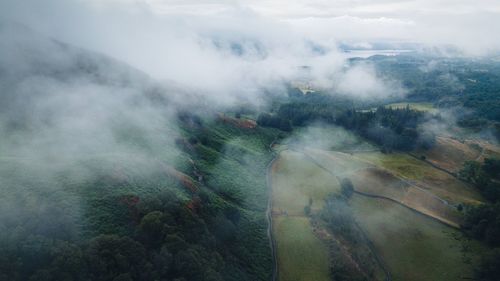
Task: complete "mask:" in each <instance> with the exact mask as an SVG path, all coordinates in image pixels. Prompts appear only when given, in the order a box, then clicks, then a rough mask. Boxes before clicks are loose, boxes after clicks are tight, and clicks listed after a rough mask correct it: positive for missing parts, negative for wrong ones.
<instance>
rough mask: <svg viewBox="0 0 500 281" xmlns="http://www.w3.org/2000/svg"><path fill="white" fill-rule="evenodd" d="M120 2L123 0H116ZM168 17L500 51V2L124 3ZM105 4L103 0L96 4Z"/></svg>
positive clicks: (172, 0) (180, 0) (227, 0)
mask: <svg viewBox="0 0 500 281" xmlns="http://www.w3.org/2000/svg"><path fill="white" fill-rule="evenodd" d="M115 1H120V0H115ZM122 1H125V2H129V3H131V2H132V3H133V2H135V3H145V4H146V5H147V6H148V7H149V8H150V9H151V10H152V11H154V12H157V13H164V14H190V15H205V16H218V15H222V14H227V13H232V12H234V10H248V11H251V12H254V13H256V14H257V15H259V16H263V17H268V18H270V19H273V20H277V21H282V22H286V23H289V24H290V25H292V26H294V27H295V28H297V29H299V30H301V31H302V32H304V33H307V34H308V35H309V36H312V37H316V38H318V39H325V38H333V39H336V40H348V39H351V40H361V41H362V40H374V39H393V40H398V39H401V40H405V41H412V42H420V43H427V44H454V45H457V46H458V47H460V48H462V49H464V50H465V51H467V52H468V53H470V54H484V53H487V52H490V51H498V49H500V36H498V35H497V33H496V32H497V30H498V28H500V1H498V0H376V1H375V0H335V1H331V0H240V1H230V0H205V1H196V0H136V1H134V0H122ZM96 2H102V1H96Z"/></svg>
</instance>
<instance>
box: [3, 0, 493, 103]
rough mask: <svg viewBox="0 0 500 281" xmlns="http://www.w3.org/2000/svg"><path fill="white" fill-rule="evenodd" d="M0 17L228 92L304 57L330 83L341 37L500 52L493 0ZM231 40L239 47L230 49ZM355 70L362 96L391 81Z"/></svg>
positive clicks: (216, 2)
mask: <svg viewBox="0 0 500 281" xmlns="http://www.w3.org/2000/svg"><path fill="white" fill-rule="evenodd" d="M0 19H3V20H13V21H16V22H20V23H23V24H25V25H28V26H30V27H31V28H33V29H35V30H37V31H38V32H41V33H43V34H45V35H48V36H51V37H53V38H57V39H59V40H62V41H65V42H68V43H71V44H73V45H76V46H79V47H84V48H87V49H91V50H95V51H98V52H102V53H104V54H107V55H109V56H112V57H115V58H117V59H120V60H123V61H125V62H127V63H129V64H131V65H133V66H135V67H137V68H139V69H141V70H143V71H145V72H147V73H149V74H150V75H152V76H154V77H155V78H159V79H165V80H168V81H172V82H176V83H178V84H180V85H184V86H187V85H188V86H192V87H194V88H196V89H203V90H206V91H209V92H212V93H224V95H225V96H227V97H231V96H234V93H236V92H243V93H244V94H245V95H246V94H248V93H249V92H252V91H259V89H260V88H262V87H264V88H266V87H270V86H274V85H277V84H278V83H276V82H278V81H290V80H293V79H294V77H296V75H297V67H298V66H301V65H308V66H311V69H312V73H313V75H314V78H315V79H316V82H317V83H318V85H321V86H324V87H333V86H335V85H334V81H335V80H336V81H340V80H342V79H343V78H342V77H343V76H342V75H349V73H347V74H345V73H341V72H342V71H343V70H342V67H343V65H344V63H345V61H344V59H345V57H343V55H342V54H341V53H340V52H339V51H338V50H337V46H338V43H339V42H349V43H356V44H360V45H362V46H370V43H371V42H374V41H378V42H380V41H381V42H384V41H387V42H412V43H423V44H425V45H426V46H430V47H435V46H437V47H442V46H447V45H453V46H455V47H456V48H458V49H459V50H461V51H462V52H463V54H465V55H488V54H492V53H498V52H499V51H500V36H498V30H500V1H499V0H413V1H410V0H380V1H369V0H353V1H347V0H335V1H332V0H308V1H306V0H239V1H230V0H197V1H194V0H43V1H42V0H0ZM3 40H8V38H7V39H6V38H3ZM234 42H238V43H241V48H242V49H244V53H243V55H241V56H235V55H234V54H233V53H232V52H233V51H234V50H232V45H231V44H232V43H234ZM311 44H314V46H321V47H322V48H323V50H324V52H323V53H322V54H318V53H316V52H314V51H313V49H314V48H311V46H312V45H311ZM355 74H356V75H358V74H360V75H362V77H370V78H371V79H364V80H366V81H373V83H367V86H366V87H361V89H360V91H358V92H360V93H359V94H360V95H362V96H365V95H371V91H370V93H368V94H367V92H368V91H367V89H368V88H369V89H386V88H387V87H383V85H385V84H381V83H379V82H380V80H379V79H378V78H377V77H375V76H374V73H373V71H372V70H371V69H370V68H369V67H368V68H364V69H362V70H360V69H358V70H356V73H355ZM339 77H340V78H339ZM351 80H352V79H351ZM354 80H356V81H360V80H359V79H354ZM356 84H359V82H356ZM373 85H381V86H379V87H373ZM390 85H391V87H389V88H391V89H392V88H394V87H393V84H390ZM337 86H338V85H337ZM357 88H359V87H357ZM375 92H376V93H377V94H378V93H381V92H388V91H386V90H383V91H382V90H380V91H375Z"/></svg>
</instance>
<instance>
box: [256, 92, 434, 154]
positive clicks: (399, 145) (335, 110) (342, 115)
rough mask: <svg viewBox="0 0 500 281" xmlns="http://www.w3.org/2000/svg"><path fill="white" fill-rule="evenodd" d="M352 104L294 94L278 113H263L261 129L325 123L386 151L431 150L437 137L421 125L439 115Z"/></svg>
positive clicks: (341, 99) (259, 119)
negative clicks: (340, 128) (371, 108)
mask: <svg viewBox="0 0 500 281" xmlns="http://www.w3.org/2000/svg"><path fill="white" fill-rule="evenodd" d="M346 104H350V106H346ZM352 104H353V101H352V100H351V101H348V100H346V99H345V98H342V97H338V96H328V95H325V94H321V93H311V94H307V95H302V96H295V95H293V94H292V95H291V98H290V99H289V100H286V101H285V102H283V103H282V104H280V105H279V108H278V109H277V110H276V112H275V113H262V114H260V115H259V118H258V119H257V123H258V124H259V125H261V126H269V127H273V128H277V129H280V130H283V131H290V130H291V126H290V124H291V125H293V126H305V125H308V124H311V123H314V122H324V123H327V124H334V125H338V126H342V127H344V128H346V129H348V130H350V131H353V132H355V133H357V134H358V135H360V136H362V137H364V138H366V139H368V140H370V141H372V142H373V143H376V144H377V145H380V146H381V147H382V149H383V150H384V151H390V150H400V151H410V150H412V149H415V148H417V147H421V148H425V149H427V148H430V147H431V146H432V145H433V144H434V141H435V136H434V135H433V134H432V133H431V132H429V131H428V130H423V129H422V128H420V125H422V124H423V123H425V122H427V121H429V120H431V119H432V118H434V119H439V118H440V116H438V115H437V116H433V115H431V114H428V113H425V112H422V111H418V110H413V109H410V108H409V107H406V108H395V109H393V108H386V107H384V106H379V107H377V108H376V109H375V110H357V109H349V108H352Z"/></svg>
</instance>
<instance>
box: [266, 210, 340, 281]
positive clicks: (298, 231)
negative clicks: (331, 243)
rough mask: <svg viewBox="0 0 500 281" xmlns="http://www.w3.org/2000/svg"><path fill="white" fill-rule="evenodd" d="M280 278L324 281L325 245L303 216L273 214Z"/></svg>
mask: <svg viewBox="0 0 500 281" xmlns="http://www.w3.org/2000/svg"><path fill="white" fill-rule="evenodd" d="M273 227H274V231H275V234H276V238H277V251H278V268H279V281H292V280H294V281H310V280H315V281H323V280H325V281H327V280H330V278H329V272H328V248H327V247H326V246H325V245H324V243H323V242H322V241H321V240H319V239H318V238H317V237H316V236H315V235H314V233H313V232H312V231H311V225H310V222H309V219H308V218H306V217H275V218H274V219H273Z"/></svg>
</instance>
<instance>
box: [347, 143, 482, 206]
mask: <svg viewBox="0 0 500 281" xmlns="http://www.w3.org/2000/svg"><path fill="white" fill-rule="evenodd" d="M356 157H358V158H359V159H362V160H365V161H368V162H370V163H372V164H374V165H375V166H379V167H382V168H384V169H387V170H388V171H390V172H391V173H394V174H395V175H397V176H399V177H401V178H404V179H406V180H409V181H412V182H415V183H416V184H417V185H419V186H421V187H422V188H424V189H426V190H428V191H429V192H432V193H433V194H435V195H437V196H439V197H440V198H443V199H445V200H447V201H449V202H450V203H452V204H459V203H464V202H466V203H472V204H475V203H478V202H480V201H482V197H481V195H480V194H479V193H478V192H477V191H476V190H475V189H473V188H472V187H469V186H467V185H466V184H464V183H462V182H461V181H459V180H457V179H456V178H454V177H453V176H451V175H449V174H447V173H445V172H443V171H440V170H438V169H436V168H433V167H432V166H430V165H429V164H427V163H425V162H424V161H421V160H418V159H415V158H413V157H411V156H410V155H408V154H404V153H391V154H383V153H379V152H369V153H358V154H356Z"/></svg>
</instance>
